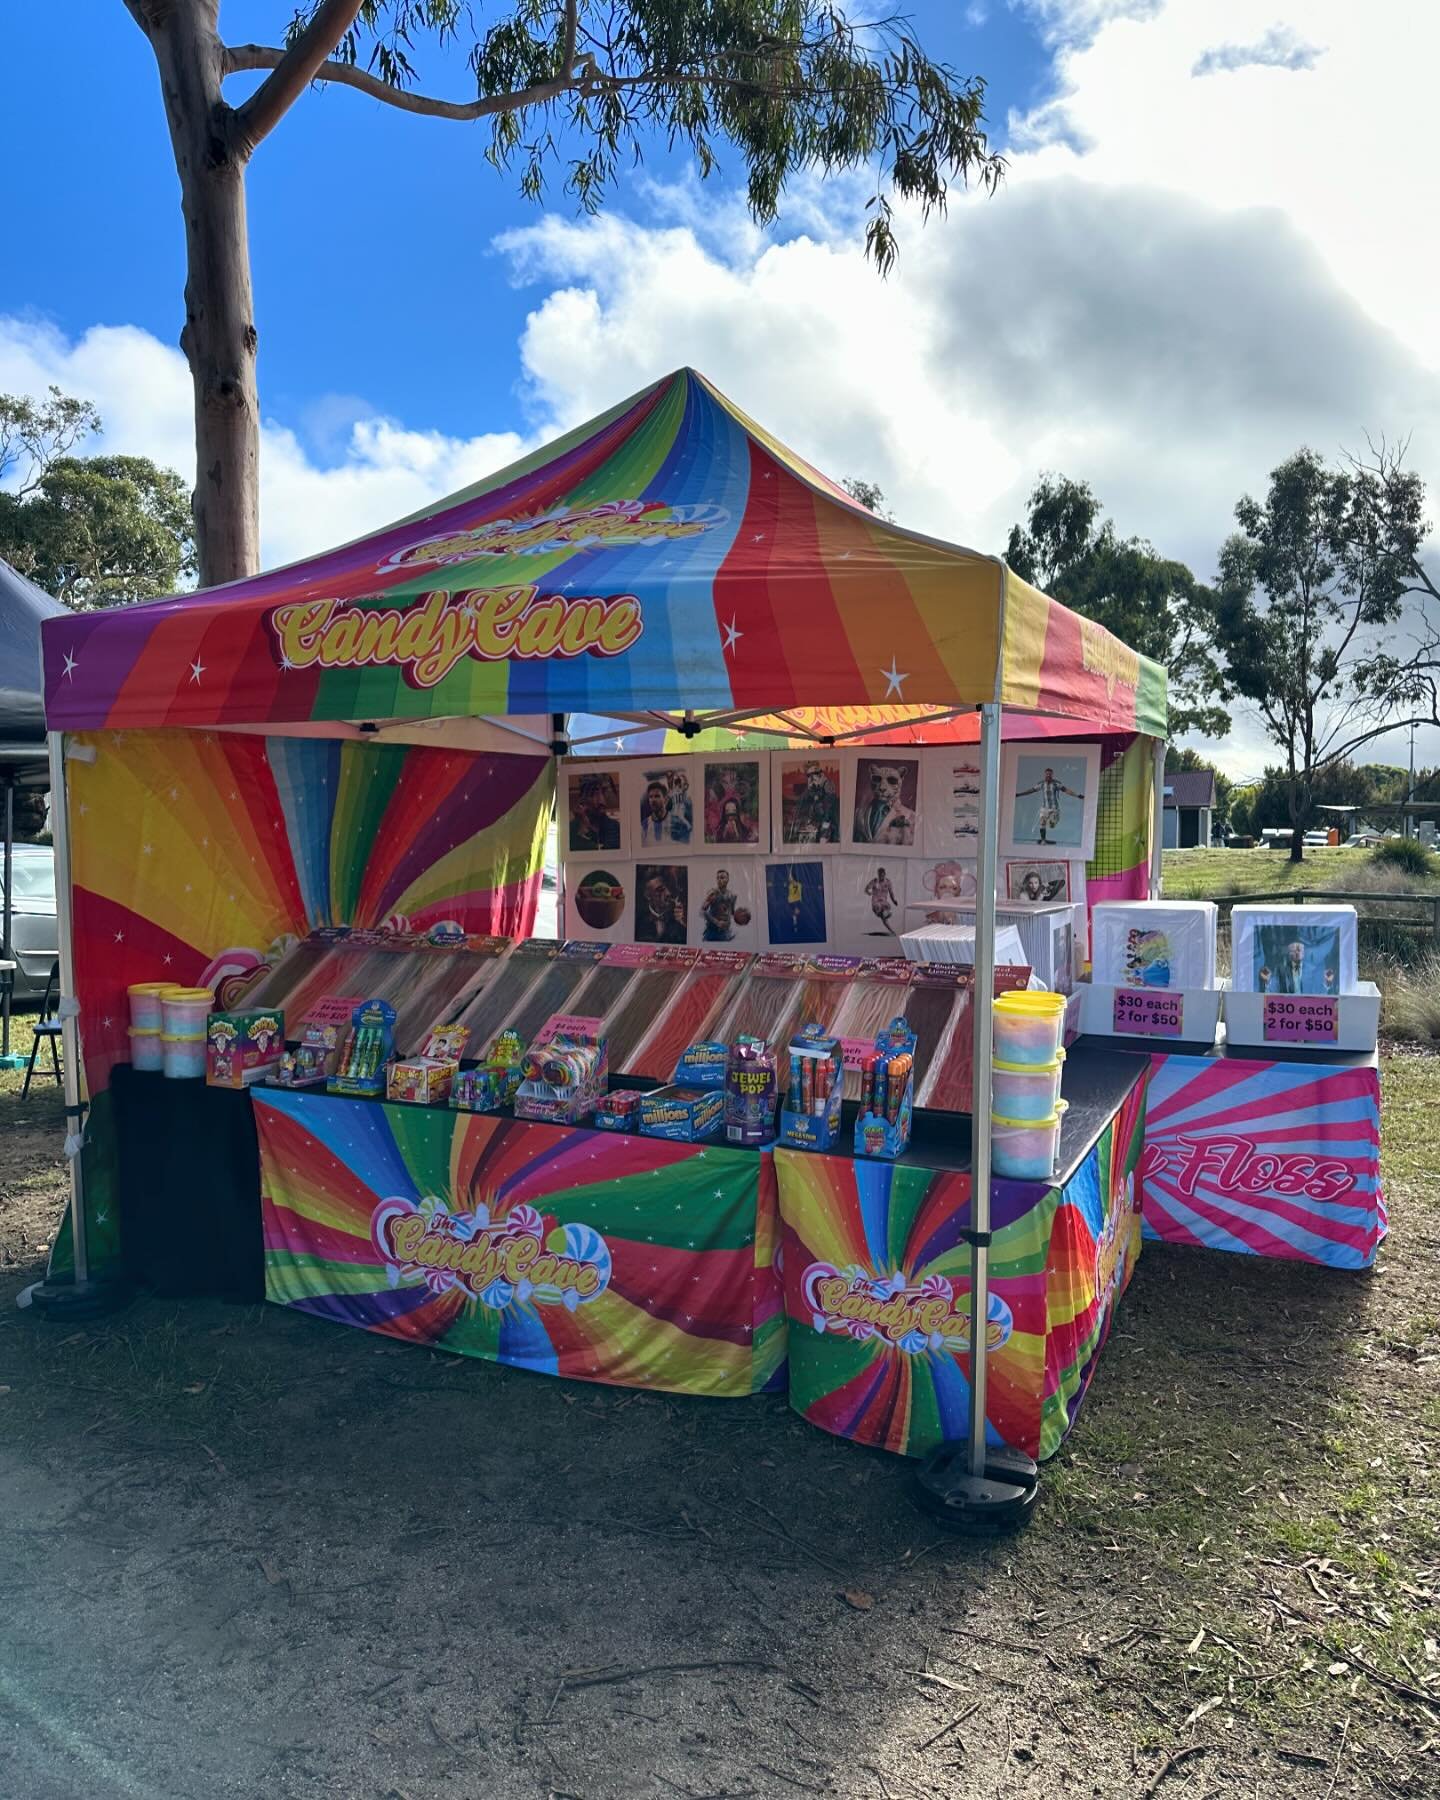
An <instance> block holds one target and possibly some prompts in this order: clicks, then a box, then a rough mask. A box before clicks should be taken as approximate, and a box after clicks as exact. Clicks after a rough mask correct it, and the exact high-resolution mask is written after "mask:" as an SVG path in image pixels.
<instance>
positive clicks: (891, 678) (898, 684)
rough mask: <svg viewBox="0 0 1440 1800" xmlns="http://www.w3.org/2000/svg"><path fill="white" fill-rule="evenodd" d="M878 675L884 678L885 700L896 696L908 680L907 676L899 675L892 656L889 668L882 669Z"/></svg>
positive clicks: (897, 666) (898, 669)
mask: <svg viewBox="0 0 1440 1800" xmlns="http://www.w3.org/2000/svg"><path fill="white" fill-rule="evenodd" d="M880 673H881V674H882V675H883V676H884V677H885V698H886V699H887V700H888V699H889V698H890V696H891V694H898V693H899V692H900V691H901V689H902V688H903V687H904V685H905V683H906V682H907V681H908V680H909V679H910V677H909V676H908V675H902V674H901V673H900V668H899V665H898V664H897V663H896V661H895V658H894V657H893V656H892V657H891V658H890V667H889V668H888V669H882V670H881V671H880Z"/></svg>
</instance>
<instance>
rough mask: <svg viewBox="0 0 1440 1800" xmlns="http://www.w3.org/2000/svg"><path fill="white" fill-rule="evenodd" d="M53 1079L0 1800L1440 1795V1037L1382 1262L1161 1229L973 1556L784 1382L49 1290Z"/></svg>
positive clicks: (3, 1685) (2, 1551)
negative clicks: (695, 1380) (822, 1423)
mask: <svg viewBox="0 0 1440 1800" xmlns="http://www.w3.org/2000/svg"><path fill="white" fill-rule="evenodd" d="M17 1085H18V1084H17V1083H16V1081H15V1080H14V1079H13V1078H8V1077H0V1421H3V1422H4V1426H5V1429H4V1432H3V1437H0V1794H6V1795H16V1796H21V1795H23V1796H27V1797H28V1800H76V1797H79V1796H85V1797H86V1800H109V1797H110V1796H116V1797H119V1796H127V1797H128V1796H146V1797H149V1796H156V1797H161V1796H164V1797H166V1800H169V1797H172V1796H174V1797H177V1800H180V1797H183V1800H191V1797H194V1796H205V1797H207V1800H208V1797H211V1796H214V1797H216V1800H219V1797H222V1796H227V1797H228V1796H246V1797H249V1796H257V1797H258V1796H266V1797H268V1796H274V1795H302V1794H304V1795H308V1794H335V1795H345V1796H352V1795H353V1796H367V1797H373V1800H440V1797H442V1796H444V1797H445V1800H452V1797H454V1800H459V1797H464V1800H470V1797H472V1796H473V1797H482V1796H484V1797H488V1796H524V1797H528V1796H535V1797H536V1800H560V1797H564V1796H574V1797H577V1800H630V1797H632V1796H651V1795H654V1796H657V1797H668V1796H674V1795H682V1796H689V1797H690V1800H700V1797H702V1796H708V1797H711V1800H719V1797H720V1796H731V1797H734V1800H739V1797H740V1796H765V1797H767V1800H769V1797H771V1796H773V1797H774V1800H787V1797H789V1800H793V1797H794V1796H795V1795H804V1794H824V1795H838V1796H852V1795H853V1796H876V1797H877V1800H902V1797H905V1800H908V1797H911V1796H915V1795H927V1796H929V1795H933V1796H946V1797H947V1800H948V1797H952V1796H966V1797H968V1796H980V1795H983V1796H986V1797H987V1800H988V1797H990V1796H997V1797H998V1800H1009V1797H1011V1796H1045V1797H1046V1800H1049V1797H1051V1796H1064V1795H1077V1796H1080V1795H1083V1796H1092V1797H1104V1800H1109V1797H1111V1796H1135V1797H1137V1800H1150V1797H1151V1796H1160V1797H1161V1800H1179V1797H1180V1796H1186V1797H1187V1800H1207V1797H1209V1796H1236V1797H1243V1800H1269V1797H1271V1796H1276V1797H1281V1800H1283V1797H1286V1796H1296V1797H1299V1796H1304V1797H1306V1800H1310V1797H1312V1796H1313V1797H1314V1800H1330V1797H1332V1796H1334V1797H1335V1800H1339V1797H1341V1796H1351V1795H1370V1794H1388V1795H1404V1796H1422V1795H1435V1794H1437V1793H1440V1649H1437V1643H1436V1640H1437V1638H1440V1615H1437V1611H1436V1597H1435V1596H1436V1589H1437V1586H1440V1453H1437V1441H1440V1383H1437V1379H1436V1375H1437V1370H1440V1318H1437V1314H1440V1299H1437V1281H1436V1274H1435V1271H1436V1267H1437V1263H1436V1251H1437V1247H1440V1245H1437V1238H1440V1205H1437V1201H1436V1196H1435V1178H1434V1175H1433V1173H1432V1158H1431V1156H1430V1154H1429V1151H1428V1148H1427V1145H1428V1143H1429V1142H1431V1141H1433V1126H1432V1124H1431V1121H1432V1120H1433V1118H1434V1116H1435V1110H1436V1106H1437V1103H1440V1061H1436V1060H1433V1059H1428V1058H1419V1057H1405V1058H1400V1057H1396V1058H1393V1059H1390V1060H1388V1061H1387V1064H1386V1070H1385V1089H1386V1105H1387V1120H1386V1132H1387V1136H1386V1144H1387V1173H1388V1180H1389V1187H1390V1192H1391V1205H1392V1227H1393V1235H1392V1238H1391V1241H1390V1244H1389V1245H1388V1247H1387V1248H1386V1250H1385V1251H1384V1252H1383V1254H1382V1257H1381V1261H1380V1265H1379V1267H1378V1269H1377V1271H1376V1272H1375V1273H1374V1274H1372V1275H1369V1276H1361V1277H1357V1276H1353V1275H1340V1274H1333V1273H1329V1272H1326V1271H1321V1270H1316V1269H1310V1268H1306V1267H1302V1266H1299V1265H1285V1264H1277V1263H1261V1262H1256V1261H1251V1260H1249V1259H1241V1258H1227V1257H1220V1256H1210V1255H1205V1254H1200V1253H1191V1252H1185V1251H1179V1250H1173V1249H1169V1248H1167V1247H1164V1246H1156V1245H1149V1246H1147V1248H1146V1250H1145V1253H1144V1255H1143V1256H1142V1258H1141V1262H1140V1266H1139V1269H1138V1272H1137V1274H1136V1278H1135V1280H1134V1283H1133V1284H1132V1287H1131V1289H1130V1292H1129V1294H1128V1296H1127V1298H1126V1300H1125V1302H1124V1304H1123V1307H1122V1309H1121V1312H1120V1315H1119V1319H1118V1324H1117V1328H1116V1333H1115V1335H1114V1336H1113V1337H1112V1340H1111V1342H1110V1345H1109V1347H1108V1349H1107V1352H1106V1354H1105V1356H1104V1358H1103V1359H1102V1364H1101V1367H1100V1370H1099V1373H1098V1375H1097V1377H1096V1380H1095V1384H1094V1387H1093V1389H1092V1392H1091V1395H1090V1397H1089V1399H1088V1401H1087V1403H1086V1406H1085V1408H1084V1409H1083V1410H1082V1413H1081V1417H1080V1421H1079V1423H1078V1425H1077V1427H1076V1430H1075V1431H1074V1433H1073V1435H1072V1437H1071V1439H1070V1440H1069V1442H1068V1443H1067V1445H1066V1446H1065V1448H1064V1449H1063V1450H1062V1452H1061V1453H1060V1455H1059V1456H1057V1457H1056V1458H1055V1459H1054V1461H1053V1462H1052V1463H1051V1464H1050V1465H1048V1467H1047V1469H1046V1472H1045V1477H1044V1490H1043V1493H1042V1499H1041V1503H1040V1509H1039V1511H1038V1513H1037V1516H1036V1518H1035V1520H1034V1523H1033V1525H1032V1526H1031V1528H1030V1529H1029V1530H1028V1531H1027V1532H1026V1533H1024V1534H1023V1535H1022V1536H1020V1537H1018V1538H1016V1539H1013V1540H1010V1541H1006V1542H1001V1543H997V1544H994V1545H986V1546H978V1547H977V1546H974V1545H970V1544H966V1543H963V1542H958V1541H954V1540H951V1539H947V1538H945V1537H943V1536H941V1535H940V1534H938V1533H937V1532H936V1530H935V1529H934V1528H933V1527H932V1526H931V1525H930V1524H929V1523H928V1522H927V1521H926V1520H925V1519H924V1517H923V1516H922V1515H920V1514H919V1513H917V1512H916V1511H915V1510H914V1509H913V1508H912V1507H911V1505H910V1504H909V1502H908V1499H907V1493H906V1470H905V1468H904V1467H903V1466H901V1465H900V1464H898V1463H897V1462H896V1461H895V1460H893V1459H890V1458H887V1457H885V1456H883V1455H881V1454H879V1453H872V1452H868V1451H864V1450H860V1449H857V1448H855V1447H853V1446H850V1445H848V1444H844V1443H841V1442H838V1441H836V1440H833V1439H830V1438H827V1437H825V1436H823V1435H822V1434H821V1433H819V1432H817V1431H815V1430H813V1429H812V1428H810V1427H809V1426H807V1425H805V1424H804V1423H802V1422H801V1421H800V1420H799V1419H797V1418H796V1417H794V1416H793V1415H792V1414H791V1413H789V1412H788V1411H787V1409H786V1407H785V1405H784V1403H783V1402H782V1401H779V1400H753V1401H749V1402H716V1401H709V1402H707V1401H698V1400H697V1401H686V1400H679V1399H674V1398H668V1397H664V1396H659V1395H652V1394H644V1393H630V1392H625V1391H621V1390H615V1389H606V1388H591V1387H585V1386H581V1385H578V1384H570V1383H563V1382H556V1381H548V1380H545V1379H543V1378H539V1377H534V1376H529V1375H525V1374H522V1373H519V1372H514V1371H510V1370H505V1369H499V1368H493V1367H490V1366H488V1365H486V1364H483V1363H477V1362H464V1361H461V1360H459V1359H456V1358H453V1357H448V1356H444V1355H438V1354H431V1353H428V1352H425V1351H421V1350H416V1349H411V1348H406V1347H401V1346H396V1345H392V1344H389V1343H382V1342H378V1341H377V1340H376V1339H374V1338H372V1337H369V1336H366V1335H364V1334H361V1333H358V1332H347V1331H344V1330H342V1329H339V1328H336V1327H334V1326H330V1325H326V1324H323V1323H321V1322H319V1321H315V1320H310V1319H305V1318H302V1317H300V1316H298V1315H293V1314H289V1313H286V1312H283V1311H281V1310H280V1309H279V1308H269V1307H263V1306H262V1307H247V1308H236V1307H226V1306H223V1305H220V1304H209V1303H186V1304H181V1305H177V1304H175V1303H173V1302H160V1301H155V1300H140V1301H137V1302H135V1303H134V1304H132V1305H131V1306H130V1307H129V1308H128V1309H127V1310H125V1311H124V1312H122V1313H119V1314H117V1315H115V1316H113V1317H112V1318H109V1319H107V1320H104V1321H100V1322H96V1323H94V1324H91V1325H87V1326H84V1327H81V1326H78V1325H77V1326H72V1327H57V1326H54V1325H50V1324H46V1323H45V1322H43V1321H41V1320H39V1319H37V1318H36V1317H35V1315H34V1314H33V1313H31V1312H22V1311H17V1310H16V1309H15V1308H14V1306H13V1304H12V1298H13V1295H14V1294H15V1293H16V1292H17V1291H18V1290H19V1289H20V1288H21V1286H22V1285H23V1284H24V1283H25V1282H26V1281H28V1280H29V1279H31V1278H32V1277H33V1275H34V1274H35V1273H36V1272H37V1268H38V1265H39V1263H40V1262H41V1260H42V1254H43V1253H42V1251H41V1249H40V1246H42V1245H43V1244H45V1243H46V1242H47V1240H48V1239H49V1236H50V1233H51V1231H52V1229H53V1226H54V1222H55V1216H56V1208H57V1204H58V1195H59V1193H60V1187H61V1180H62V1171H61V1167H60V1161H59V1157H58V1154H57V1149H58V1145H59V1141H60V1121H59V1110H58V1104H57V1102H56V1100H55V1097H54V1089H53V1087H52V1088H51V1089H49V1090H48V1091H47V1090H37V1092H36V1093H35V1094H33V1095H32V1098H31V1101H30V1102H29V1103H28V1105H26V1106H24V1107H22V1106H21V1105H20V1104H19V1102H18V1099H17V1098H16V1095H15V1091H14V1090H15V1089H16V1087H17ZM197 1204H203V1196H197Z"/></svg>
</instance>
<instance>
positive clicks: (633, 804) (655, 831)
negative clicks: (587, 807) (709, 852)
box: [623, 756, 702, 858]
mask: <svg viewBox="0 0 1440 1800" xmlns="http://www.w3.org/2000/svg"><path fill="white" fill-rule="evenodd" d="M623 768H624V772H625V781H624V787H623V801H624V813H625V828H626V830H627V831H628V832H629V839H628V842H629V843H630V844H631V846H632V848H633V852H634V854H635V855H636V856H637V857H640V856H642V855H643V856H653V857H656V858H660V857H669V856H688V855H689V854H690V852H691V851H692V850H698V849H700V848H701V847H702V846H701V841H700V818H699V812H700V800H699V796H698V795H697V793H696V791H695V782H696V778H697V774H698V770H697V768H696V758H694V757H693V756H641V757H632V758H630V759H629V760H627V761H626V762H625V763H624V765H623Z"/></svg>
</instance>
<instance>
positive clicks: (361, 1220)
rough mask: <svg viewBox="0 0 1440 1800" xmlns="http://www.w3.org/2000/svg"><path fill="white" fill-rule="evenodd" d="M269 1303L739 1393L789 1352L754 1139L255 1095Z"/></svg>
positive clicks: (568, 1367)
mask: <svg viewBox="0 0 1440 1800" xmlns="http://www.w3.org/2000/svg"><path fill="white" fill-rule="evenodd" d="M255 1118H256V1126H257V1129H258V1133H259V1140H260V1169H261V1196H262V1207H263V1215H264V1232H265V1291H266V1297H267V1298H268V1299H270V1300H272V1301H275V1302H277V1303H278V1304H280V1305H282V1306H290V1307H293V1308H295V1309H296V1310H297V1311H300V1312H308V1313H313V1314H315V1315H316V1316H318V1317H320V1318H326V1319H332V1320H334V1321H336V1322H338V1323H340V1324H345V1325H355V1326H358V1327H360V1328H361V1329H362V1330H365V1331H375V1332H380V1333H382V1334H384V1335H385V1336H388V1337H398V1338H404V1339H406V1340H408V1341H410V1342H413V1343H424V1344H435V1345H439V1346H443V1348H444V1349H446V1350H449V1351H452V1352H454V1353H455V1354H457V1355H460V1356H477V1357H483V1358H485V1359H486V1360H488V1361H490V1362H498V1363H506V1364H509V1365H510V1366H511V1367H513V1368H520V1369H530V1370H533V1371H534V1372H535V1373H537V1374H543V1375H565V1376H571V1377H573V1378H575V1379H577V1380H580V1381H599V1382H609V1383H614V1384H616V1385H619V1386H622V1387H645V1388H658V1389H660V1390H662V1391H664V1392H667V1393H685V1394H711V1395H720V1396H731V1397H739V1396H741V1395H746V1394H750V1393H752V1392H756V1391H758V1390H759V1389H760V1388H762V1387H764V1386H765V1385H766V1383H767V1382H768V1381H769V1380H770V1379H772V1378H773V1376H774V1375H775V1373H776V1370H777V1368H778V1365H779V1362H780V1360H781V1358H782V1356H783V1320H782V1318H781V1314H780V1311H779V1306H778V1299H777V1294H776V1290H775V1276H774V1270H773V1263H774V1226H773V1219H767V1220H766V1222H765V1223H764V1225H763V1226H762V1224H761V1222H760V1210H761V1207H762V1205H764V1206H773V1195H774V1187H773V1182H772V1181H769V1180H767V1179H765V1178H764V1171H763V1168H762V1164H763V1163H764V1161H765V1160H767V1159H763V1158H761V1157H759V1156H757V1155H755V1154H754V1152H747V1151H740V1150H727V1149H726V1148H724V1147H723V1146H716V1145H714V1144H711V1145H703V1144H671V1143H663V1142H661V1141H659V1140H657V1139H655V1138H642V1137H640V1136H638V1135H634V1134H630V1133H605V1132H597V1131H587V1130H583V1129H575V1130H570V1131H563V1130H558V1129H557V1128H555V1127H554V1126H549V1125H530V1124H527V1123H525V1122H524V1121H523V1120H514V1119H499V1118H495V1117H493V1116H489V1115H481V1114H464V1113H460V1114H457V1113H451V1112H448V1111H442V1110H435V1109H428V1108H424V1107H406V1106H389V1105H383V1104H376V1105H374V1106H357V1105H355V1104H354V1103H353V1102H348V1101H346V1100H344V1099H329V1098H327V1097H326V1096H324V1095H321V1094H307V1093H288V1094H287V1093H284V1092H282V1091H280V1090H270V1089H266V1090H263V1091H257V1093H256V1095H255Z"/></svg>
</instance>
